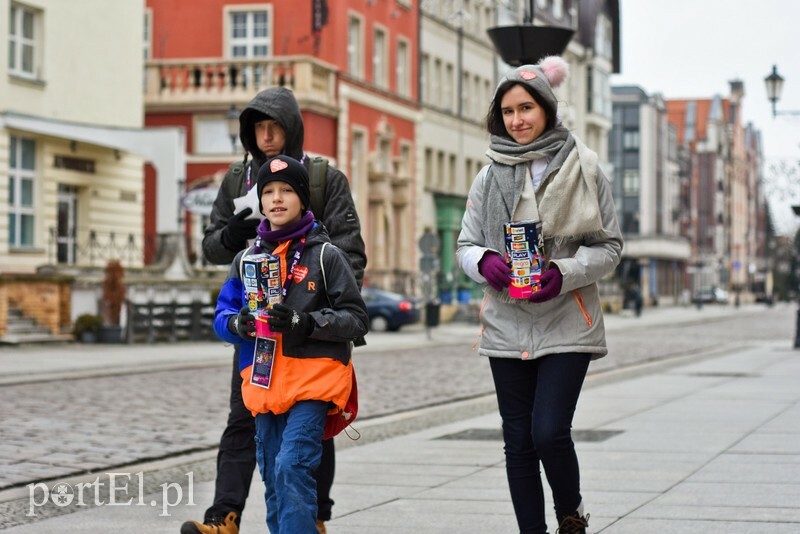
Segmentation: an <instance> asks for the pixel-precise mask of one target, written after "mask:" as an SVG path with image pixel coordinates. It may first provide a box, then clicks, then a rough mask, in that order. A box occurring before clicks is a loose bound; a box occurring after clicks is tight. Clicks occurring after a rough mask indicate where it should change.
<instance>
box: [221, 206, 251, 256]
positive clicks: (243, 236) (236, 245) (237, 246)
mask: <svg viewBox="0 0 800 534" xmlns="http://www.w3.org/2000/svg"><path fill="white" fill-rule="evenodd" d="M251 213H253V210H252V208H245V209H243V210H242V211H240V212H239V213H237V214H236V215H234V216H232V217H231V218H230V219H228V224H227V225H225V228H223V229H222V236H221V237H222V246H224V247H225V248H227V249H228V250H233V251H235V252H239V251H240V250H242V249H243V248H244V247H245V246H247V240H248V239H253V238H254V237H255V236H256V235H257V234H256V228H258V225H259V224H260V223H261V221H259V220H258V219H248V220H245V218H247V217H248V216H249V215H250V214H251Z"/></svg>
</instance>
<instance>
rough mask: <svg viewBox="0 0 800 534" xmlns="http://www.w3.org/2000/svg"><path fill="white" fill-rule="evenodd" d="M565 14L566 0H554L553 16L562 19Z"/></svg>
mask: <svg viewBox="0 0 800 534" xmlns="http://www.w3.org/2000/svg"><path fill="white" fill-rule="evenodd" d="M563 16H564V0H553V17H555V18H557V19H561V18H562V17H563Z"/></svg>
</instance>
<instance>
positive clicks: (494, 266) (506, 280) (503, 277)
mask: <svg viewBox="0 0 800 534" xmlns="http://www.w3.org/2000/svg"><path fill="white" fill-rule="evenodd" d="M478 272H479V273H481V276H483V277H484V278H486V281H487V282H488V283H489V285H490V286H492V289H494V290H495V291H502V290H503V288H504V287H508V285H509V284H510V283H511V268H510V267H509V266H508V265H506V262H505V261H504V260H503V258H501V257H500V254H498V253H496V252H491V251H487V252H486V253H485V254H484V255H483V258H481V261H479V262H478Z"/></svg>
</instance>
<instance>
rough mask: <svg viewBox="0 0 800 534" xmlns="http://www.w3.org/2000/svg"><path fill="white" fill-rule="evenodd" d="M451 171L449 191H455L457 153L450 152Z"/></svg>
mask: <svg viewBox="0 0 800 534" xmlns="http://www.w3.org/2000/svg"><path fill="white" fill-rule="evenodd" d="M449 171H450V173H449V174H448V178H449V180H448V184H447V189H448V191H454V190H455V188H456V155H455V154H450V169H449Z"/></svg>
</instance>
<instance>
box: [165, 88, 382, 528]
mask: <svg viewBox="0 0 800 534" xmlns="http://www.w3.org/2000/svg"><path fill="white" fill-rule="evenodd" d="M239 139H240V140H241V143H242V146H243V147H244V149H245V157H244V160H243V161H241V162H239V161H237V162H234V163H233V164H231V166H230V167H229V168H228V171H227V172H226V173H225V177H224V179H223V180H222V184H221V185H220V188H219V192H218V194H217V197H216V199H215V200H214V204H213V206H212V209H211V216H210V219H211V220H210V223H209V225H208V227H207V228H206V230H205V236H204V238H203V254H204V256H205V258H206V260H208V261H209V262H211V263H213V264H216V265H228V264H230V263H231V262H232V261H233V259H234V257H235V256H236V254H237V253H238V252H240V251H241V250H243V249H244V248H246V247H247V244H248V240H252V239H254V238H255V237H256V228H257V226H258V220H257V219H254V218H248V217H249V216H250V215H251V214H252V210H251V209H250V208H246V209H244V210H242V211H240V212H239V213H234V204H233V199H234V198H237V197H240V196H243V195H245V194H246V193H247V192H248V191H249V190H250V189H251V188H252V187H254V186H255V180H256V175H257V173H258V170H259V168H260V167H261V166H262V165H263V164H264V162H266V161H267V160H268V159H269V158H272V157H274V156H277V155H279V154H285V155H287V156H290V157H292V158H294V159H296V160H298V161H301V162H302V163H303V164H304V166H305V167H306V169H307V170H308V171H309V176H310V177H311V178H313V179H314V182H315V183H314V184H313V185H314V189H312V195H311V211H312V212H314V213H315V214H316V216H317V218H318V219H319V220H320V221H321V222H322V223H323V224H324V225H325V227H326V229H327V231H328V235H329V237H330V240H331V242H332V243H333V244H335V245H336V246H337V247H339V248H340V249H342V250H343V251H344V252H345V253H346V254H347V256H348V258H349V260H350V265H351V266H352V268H353V271H354V273H355V276H356V280H357V281H358V284H359V287H360V286H361V283H362V280H363V277H364V269H365V267H366V264H367V258H366V254H365V250H364V241H363V239H362V238H361V226H360V223H359V220H358V215H357V214H356V209H355V204H354V202H353V196H352V194H351V191H350V185H349V183H348V181H347V177H345V175H344V174H343V173H342V172H341V171H339V170H337V169H335V168H334V167H333V166H332V165H328V164H327V162H324V161H323V162H321V163H322V164H320V161H319V159H318V158H310V157H309V156H307V155H306V154H305V153H304V152H303V142H304V128H303V116H302V115H301V113H300V107H299V106H298V104H297V100H295V97H294V95H293V94H292V92H291V91H290V90H288V89H286V88H283V87H272V88H269V89H266V90H264V91H261V92H260V93H258V94H257V95H256V96H255V97H254V98H253V99H252V100H251V101H250V102H249V103H248V104H247V106H246V107H245V108H244V110H242V112H241V113H240V115H239ZM248 156H249V158H248ZM320 174H321V175H322V177H321V178H322V181H323V182H324V187H321V188H320V187H318V186H319V183H318V182H319V181H320V180H319V178H320V176H319V175H320ZM320 193H321V194H320ZM357 344H358V343H357ZM239 350H240V347H239V345H235V347H234V352H233V365H232V373H231V392H230V399H229V406H230V408H229V413H228V421H227V424H226V427H225V430H224V431H223V433H222V437H221V439H220V444H219V452H218V454H217V476H216V481H215V485H214V501H213V503H212V505H211V506H210V507H209V508H208V509H207V510H206V512H205V515H204V518H203V521H202V523H201V522H198V521H187V522H185V523H184V524H183V525H182V526H181V534H238V532H239V523H240V520H241V516H242V512H243V510H244V507H245V502H246V500H247V496H248V494H249V493H250V482H251V480H252V478H253V471H254V469H255V467H256V451H255V442H254V435H255V423H254V420H253V416H252V415H251V414H250V412H249V411H248V410H247V409H246V408H245V406H244V403H243V402H242V393H241V387H242V378H241V376H240V374H239ZM322 445H323V453H322V461H321V463H320V466H319V468H318V469H317V472H316V473H315V478H316V481H317V499H318V502H317V513H318V529H319V532H320V533H323V534H324V532H325V523H324V522H325V521H328V520H329V519H330V518H331V510H332V507H333V504H334V503H333V500H332V499H331V497H330V492H331V486H332V484H333V478H334V473H335V463H336V459H335V450H334V444H333V440H332V439H326V440H324V441H323V444H322Z"/></svg>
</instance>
